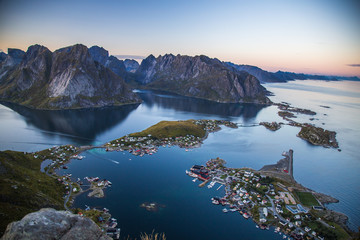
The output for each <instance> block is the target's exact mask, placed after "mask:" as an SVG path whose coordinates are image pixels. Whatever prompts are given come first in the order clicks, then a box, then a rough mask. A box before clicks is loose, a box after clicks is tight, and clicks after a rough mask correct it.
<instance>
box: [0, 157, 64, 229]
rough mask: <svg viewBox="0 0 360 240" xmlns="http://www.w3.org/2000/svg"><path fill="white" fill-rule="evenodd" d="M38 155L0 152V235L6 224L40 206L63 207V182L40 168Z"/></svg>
mask: <svg viewBox="0 0 360 240" xmlns="http://www.w3.org/2000/svg"><path fill="white" fill-rule="evenodd" d="M41 162H42V159H40V158H34V157H33V154H24V153H22V152H14V151H4V152H0V189H1V191H0V192H1V194H0V215H1V220H0V235H3V233H4V231H5V228H6V226H7V224H9V223H10V222H12V221H18V220H20V219H21V218H22V217H24V216H25V215H26V214H28V213H30V212H34V211H37V210H39V209H41V208H44V207H51V208H55V209H63V199H62V197H63V195H64V194H65V188H64V186H63V185H62V184H61V183H59V182H58V181H57V179H55V178H53V177H50V176H47V175H46V174H45V173H42V172H40V164H41Z"/></svg>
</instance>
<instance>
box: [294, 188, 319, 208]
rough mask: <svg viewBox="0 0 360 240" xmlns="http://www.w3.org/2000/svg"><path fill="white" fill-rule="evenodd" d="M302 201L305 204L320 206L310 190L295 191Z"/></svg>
mask: <svg viewBox="0 0 360 240" xmlns="http://www.w3.org/2000/svg"><path fill="white" fill-rule="evenodd" d="M295 193H296V195H297V196H298V198H299V200H300V202H301V203H302V204H304V205H305V206H318V205H319V203H318V201H317V200H316V198H315V197H314V196H313V195H312V193H310V192H297V191H296V192H295Z"/></svg>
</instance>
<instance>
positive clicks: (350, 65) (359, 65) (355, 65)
mask: <svg viewBox="0 0 360 240" xmlns="http://www.w3.org/2000/svg"><path fill="white" fill-rule="evenodd" d="M346 66H349V67H360V64H347V65H346Z"/></svg>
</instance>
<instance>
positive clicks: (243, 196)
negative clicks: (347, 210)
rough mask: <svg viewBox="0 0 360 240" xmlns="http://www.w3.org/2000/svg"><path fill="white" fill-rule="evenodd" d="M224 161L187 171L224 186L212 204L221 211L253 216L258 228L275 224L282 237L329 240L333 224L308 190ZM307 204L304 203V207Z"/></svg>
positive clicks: (209, 186) (189, 173)
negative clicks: (297, 188) (231, 165)
mask: <svg viewBox="0 0 360 240" xmlns="http://www.w3.org/2000/svg"><path fill="white" fill-rule="evenodd" d="M225 163H226V162H225V161H224V160H222V159H220V158H216V159H211V160H209V161H208V162H207V163H206V165H205V166H200V165H194V166H192V167H191V168H190V170H186V174H187V175H189V176H190V177H193V178H194V180H193V181H194V182H195V181H196V179H199V180H201V181H203V182H202V183H201V184H200V185H199V187H203V186H205V185H206V184H208V185H207V187H208V188H212V187H215V185H216V184H219V185H220V186H216V189H217V190H219V189H220V188H221V187H223V188H224V189H225V195H224V196H222V197H213V198H212V199H211V201H212V203H213V204H215V205H222V206H224V208H223V209H222V211H223V212H224V213H228V212H237V213H240V214H241V215H242V216H243V217H244V218H245V219H248V218H252V219H253V221H254V222H255V224H256V225H255V226H256V227H257V228H260V229H267V230H269V229H270V226H273V227H274V232H276V233H279V234H280V235H282V237H283V238H284V239H296V240H297V239H320V240H322V239H331V238H332V236H333V234H335V233H334V230H335V227H334V225H335V224H334V223H326V222H325V221H324V220H322V219H321V218H319V216H318V214H317V212H321V211H322V210H324V206H323V205H322V204H321V203H320V202H319V201H318V200H316V198H315V197H314V196H313V195H312V194H311V193H310V192H299V193H298V192H296V191H294V189H292V186H291V183H288V182H285V181H283V180H281V179H277V178H275V177H269V176H265V175H263V172H262V171H255V170H253V169H249V168H227V167H225V166H224V165H225ZM305 205H306V206H305Z"/></svg>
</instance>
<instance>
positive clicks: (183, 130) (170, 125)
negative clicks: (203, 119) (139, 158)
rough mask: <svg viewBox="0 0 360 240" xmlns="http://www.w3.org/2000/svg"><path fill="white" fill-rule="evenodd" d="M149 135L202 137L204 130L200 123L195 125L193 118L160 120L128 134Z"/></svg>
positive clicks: (158, 136) (132, 135) (133, 135)
mask: <svg viewBox="0 0 360 240" xmlns="http://www.w3.org/2000/svg"><path fill="white" fill-rule="evenodd" d="M149 134H150V135H151V136H152V137H153V138H157V139H162V138H171V137H181V136H186V135H193V136H195V137H201V138H202V137H204V136H205V130H204V127H203V126H202V125H197V124H195V123H194V121H193V120H187V121H161V122H159V123H157V124H155V125H153V126H151V127H149V128H147V129H145V130H144V131H142V132H137V133H133V134H130V136H131V137H146V136H148V135H149Z"/></svg>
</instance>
